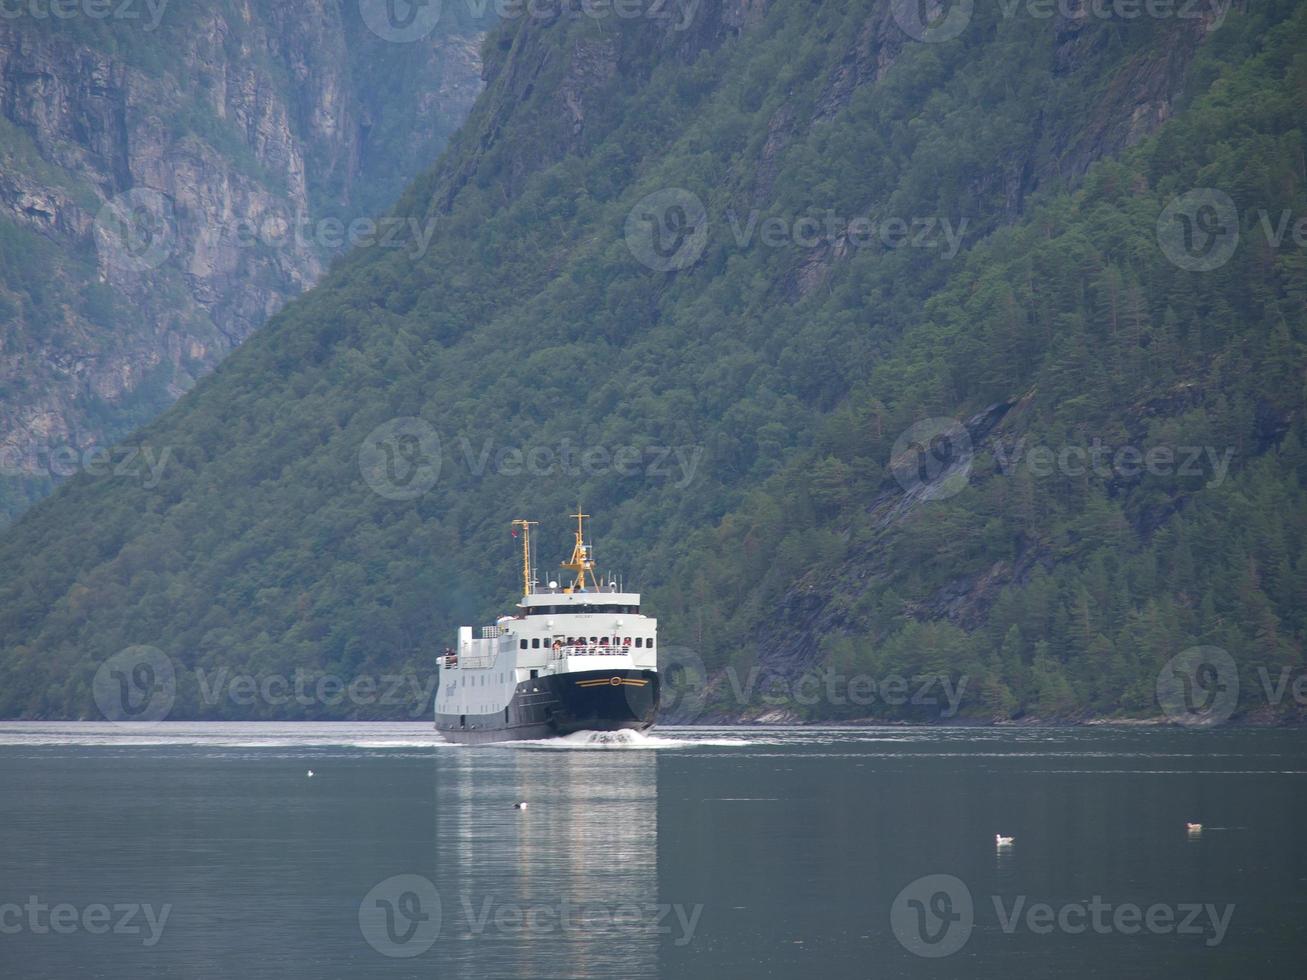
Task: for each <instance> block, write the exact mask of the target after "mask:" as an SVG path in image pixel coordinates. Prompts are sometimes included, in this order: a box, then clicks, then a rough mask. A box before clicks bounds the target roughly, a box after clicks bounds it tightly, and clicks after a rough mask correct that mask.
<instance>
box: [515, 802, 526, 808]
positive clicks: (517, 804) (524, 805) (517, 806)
mask: <svg viewBox="0 0 1307 980" xmlns="http://www.w3.org/2000/svg"><path fill="white" fill-rule="evenodd" d="M513 809H514V810H525V809H526V803H514V804H513Z"/></svg>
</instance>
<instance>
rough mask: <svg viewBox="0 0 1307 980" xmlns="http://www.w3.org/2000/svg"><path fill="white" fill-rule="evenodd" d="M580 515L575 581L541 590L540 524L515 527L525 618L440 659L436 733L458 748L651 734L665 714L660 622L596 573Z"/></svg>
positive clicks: (500, 623)
mask: <svg viewBox="0 0 1307 980" xmlns="http://www.w3.org/2000/svg"><path fill="white" fill-rule="evenodd" d="M589 516H590V515H589V514H583V513H581V508H580V507H578V508H577V513H575V514H573V515H572V517H574V518H575V519H576V541H575V544H574V545H573V548H572V556H571V559H570V560H568V561H565V562H563V563H562V565H561V567H562V568H563V569H565V570H567V571H568V572H570V573H571V576H572V578H571V581H570V583H568V584H566V585H563V586H562V587H560V586H559V583H558V582H555V581H550V582H549V583H548V585H545V586H543V587H542V586H540V585H539V583H538V582H537V580H536V576H535V572H534V569H533V566H532V563H531V562H532V554H531V529H532V528H533V527H536V526H537V522H535V521H526V520H516V521H513V533H514V534H516V535H518V536H519V537H520V539H521V542H522V601H521V602H519V603H518V604H517V612H516V613H515V614H513V615H511V616H501V617H499V619H498V620H497V621H496V622H495V624H494V625H493V626H482V627H481V628H480V629H479V630H478V631H477V635H475V636H474V635H473V628H472V627H471V626H463V627H460V628H459V631H458V645H457V646H456V647H453V648H450V649H447V650H446V651H445V653H444V655H443V656H442V657H441V658H440V686H439V688H438V690H437V692H436V712H435V713H436V729H437V731H439V732H440V733H441V734H443V735H444V737H445V738H447V739H450V740H452V741H455V742H497V741H509V740H522V739H540V738H552V737H556V736H561V735H570V734H572V733H573V732H580V731H597V732H612V731H620V730H622V729H631V730H634V731H645V730H647V729H649V728H650V727H652V726H653V723H654V716H655V714H656V713H657V711H658V665H657V658H658V651H657V642H658V621H657V620H656V619H653V618H651V617H649V616H646V615H644V614H643V613H642V612H641V611H640V595H639V593H638V592H624V591H622V589H621V586H620V585H618V584H617V582H616V581H614V580H612V579H610V580H609V581H608V582H607V583H605V584H603V585H601V584H600V583H599V581H598V579H597V578H596V576H595V562H594V556H593V552H592V548H591V546H590V545H589V544H587V543H586V539H585V521H586V519H587V518H588V517H589Z"/></svg>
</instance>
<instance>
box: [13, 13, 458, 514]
mask: <svg viewBox="0 0 1307 980" xmlns="http://www.w3.org/2000/svg"><path fill="white" fill-rule="evenodd" d="M373 6H375V5H373ZM11 8H12V9H10V10H8V12H6V14H5V15H4V16H3V17H0V351H2V352H3V353H2V354H0V524H3V523H5V522H7V520H8V518H9V517H10V516H11V515H12V514H13V513H15V512H16V511H18V510H21V509H22V508H23V507H25V506H26V505H27V504H28V503H29V502H30V501H31V500H32V499H35V498H37V497H40V496H42V495H44V494H45V493H48V492H49V490H50V489H51V486H52V484H53V483H54V482H55V481H57V479H58V478H59V477H62V476H67V475H69V474H70V473H72V472H74V471H75V470H76V469H77V468H78V467H79V466H80V465H81V463H82V462H83V461H84V460H85V458H86V457H87V454H88V452H89V451H91V450H92V449H94V447H97V446H99V447H105V446H107V445H109V444H111V443H112V442H114V441H116V440H117V439H118V438H120V437H121V436H123V435H124V434H126V433H127V432H130V431H131V430H132V429H133V428H135V427H136V426H138V425H140V424H141V423H142V422H146V421H149V420H150V419H152V418H153V417H154V416H155V415H157V414H158V413H159V412H160V411H162V409H163V408H164V407H166V406H167V405H169V404H171V402H172V401H173V400H174V399H176V397H177V396H178V395H179V394H181V393H182V392H183V391H185V390H186V389H188V388H189V387H190V386H191V385H192V384H193V383H194V381H195V379H196V378H197V377H199V376H200V375H202V374H203V373H205V372H207V371H209V370H210V369H212V367H213V366H214V365H215V364H216V363H217V362H218V361H219V360H220V359H221V358H222V357H224V356H226V354H227V353H228V352H229V351H230V350H231V349H232V348H233V347H234V346H235V345H237V344H239V343H240V342H241V341H243V340H244V339H245V338H246V337H248V336H249V334H250V333H251V331H253V330H254V329H256V328H257V327H258V326H259V325H261V324H262V323H263V322H264V320H266V318H267V317H268V316H270V315H271V314H272V313H273V312H275V311H276V310H277V309H278V308H280V307H281V305H282V304H283V303H285V301H286V300H287V299H289V298H291V297H293V296H295V295H298V294H299V293H300V292H301V291H303V290H304V289H305V288H306V287H307V286H309V285H312V284H313V283H314V282H316V281H317V280H318V278H319V277H320V276H321V275H322V273H323V271H324V269H325V268H326V265H327V263H329V262H330V261H331V259H332V258H333V256H334V255H336V254H339V252H340V247H339V243H340V242H348V241H351V240H352V241H355V242H356V243H357V242H359V241H363V242H364V244H366V243H367V240H366V239H364V237H363V233H364V232H365V231H366V225H357V226H354V227H353V229H352V230H351V222H354V221H356V220H362V219H367V218H369V217H373V216H378V217H379V216H380V215H381V214H382V213H384V212H385V211H387V210H388V209H389V207H390V206H391V205H392V204H393V203H394V201H395V199H396V198H397V197H398V196H399V193H400V191H402V190H403V188H404V186H405V185H406V184H407V183H408V182H409V181H410V180H412V178H413V177H414V176H416V175H417V174H418V173H420V172H421V171H423V170H425V169H426V168H428V167H430V166H431V164H432V163H433V162H434V161H435V158H436V156H437V154H438V153H439V151H440V149H441V148H442V147H443V146H444V144H445V141H446V139H447V138H448V136H449V134H450V132H451V131H452V130H453V129H454V128H455V127H456V126H457V125H458V124H459V123H460V122H461V121H462V119H463V117H464V116H465V115H466V114H467V111H468V109H469V108H470V107H471V105H472V102H473V100H474V99H475V97H476V94H477V93H478V92H479V91H480V72H481V66H480V38H481V32H480V30H479V29H478V27H477V26H475V25H474V24H473V23H472V19H471V18H470V17H469V16H466V15H464V16H462V17H459V16H457V15H458V14H459V11H460V9H461V5H450V11H448V12H447V13H446V16H444V17H442V18H441V21H440V22H439V23H438V24H437V25H435V26H434V27H433V28H432V29H431V31H430V32H429V34H428V35H426V36H425V37H423V38H421V39H419V40H416V41H414V42H411V43H392V42H390V41H388V40H386V39H384V38H383V36H382V35H381V34H379V33H377V32H374V31H372V30H370V29H369V27H368V26H367V24H366V23H365V21H364V19H363V18H362V17H361V16H360V10H362V9H364V8H361V7H360V5H359V3H358V2H357V0H316V2H309V3H304V2H298V0H297V2H289V0H246V2H226V0H219V2H211V0H205V2H198V0H195V2H192V0H185V2H183V0H171V2H169V0H164V2H162V3H159V2H153V3H146V2H145V0H140V2H135V3H131V2H129V3H118V2H115V3H113V4H105V5H96V4H91V5H78V4H74V5H71V6H69V5H60V6H56V7H51V5H49V4H14V5H11ZM102 8H103V9H102ZM51 10H58V11H60V14H59V15H58V16H56V15H54V14H52V13H51V12H50V11H51ZM383 24H384V22H383ZM337 222H339V224H337ZM381 237H382V235H377V236H376V240H378V241H380V239H381Z"/></svg>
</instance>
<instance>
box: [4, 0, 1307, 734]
mask: <svg viewBox="0 0 1307 980" xmlns="http://www.w3.org/2000/svg"><path fill="white" fill-rule="evenodd" d="M651 9H652V8H651ZM922 9H923V7H922V6H921V5H915V4H914V5H905V4H901V3H888V2H884V0H848V2H844V3H821V4H774V3H764V2H759V0H752V2H744V0H739V2H727V3H721V4H690V3H685V4H671V5H657V7H656V10H657V11H658V14H659V16H644V17H639V18H632V19H616V18H607V19H605V18H602V17H598V16H583V15H580V14H575V15H567V14H564V15H560V16H555V17H524V18H520V19H510V20H508V21H506V22H505V23H504V24H502V25H501V26H500V28H499V29H498V30H497V31H496V32H495V33H494V34H493V35H492V36H491V38H490V39H489V41H488V43H487V45H486V47H485V48H484V51H485V54H486V63H485V79H486V89H485V92H484V93H483V94H482V96H481V98H480V99H479V101H478V102H477V104H476V106H475V107H474V109H473V111H472V113H471V115H470V116H469V117H468V120H467V122H466V123H465V124H464V126H463V127H462V129H461V130H460V131H459V132H458V134H457V135H456V136H455V137H454V139H453V140H452V142H451V144H450V147H449V148H448V150H447V151H446V152H445V154H444V155H443V156H442V158H441V160H440V162H439V163H438V164H437V166H436V167H435V168H434V169H433V170H432V171H431V172H430V173H428V174H426V175H424V176H423V177H421V178H420V179H419V180H417V181H416V183H415V184H414V185H413V186H412V187H411V188H410V189H409V190H408V191H407V192H406V193H405V195H404V196H403V198H402V199H401V201H400V204H399V206H398V210H397V212H396V213H397V214H399V215H402V216H404V217H406V218H415V219H417V220H418V221H419V222H423V221H426V220H429V219H433V218H434V219H435V229H436V230H435V232H434V234H433V236H432V239H431V243H430V247H429V248H428V249H427V250H426V251H425V253H423V254H421V255H413V254H404V253H401V252H397V251H393V250H392V251H389V252H383V251H382V250H379V249H358V250H355V252H354V253H352V254H351V255H350V256H349V257H348V258H347V259H345V260H343V261H342V262H341V263H339V264H338V266H337V267H336V268H335V269H334V270H333V272H332V273H331V274H330V275H328V276H327V277H326V278H325V279H324V281H323V282H322V283H321V284H320V285H319V286H318V287H317V288H315V289H314V290H312V291H311V292H310V293H309V294H307V295H306V296H304V297H303V298H301V299H299V300H297V301H295V302H293V303H291V304H290V305H289V306H288V307H287V308H286V309H284V310H283V311H282V312H281V313H279V314H278V315H277V316H275V317H274V318H273V319H272V321H271V322H270V323H269V325H268V326H267V327H266V328H265V329H264V330H262V331H260V332H259V333H258V334H256V335H255V336H254V337H252V338H251V339H250V340H249V341H248V342H247V343H246V344H244V345H243V346H242V347H241V348H240V350H238V351H237V352H236V353H235V354H233V355H232V356H231V357H230V358H228V359H227V360H226V361H225V362H224V363H223V364H222V365H221V366H220V367H219V369H218V370H217V371H216V372H215V373H214V374H213V375H212V376H210V377H208V378H206V379H204V380H203V381H201V382H200V383H199V384H198V385H197V386H196V387H195V389H194V390H193V391H192V392H190V393H189V394H188V395H187V396H186V397H185V398H183V399H182V400H181V401H180V402H179V403H178V404H177V405H176V406H175V407H174V408H173V409H171V410H170V411H169V412H168V413H166V414H165V415H164V416H163V417H162V418H161V419H159V420H158V421H157V422H155V423H154V424H152V425H150V426H148V427H147V428H145V429H143V430H141V431H140V432H139V433H137V434H136V435H135V436H133V437H132V439H131V440H129V441H128V443H127V447H128V448H129V449H134V450H139V452H138V454H137V456H136V457H135V459H136V465H135V467H131V466H126V465H124V466H123V467H121V469H122V472H118V473H115V471H114V469H112V468H104V467H102V468H101V469H100V470H99V472H95V473H83V474H81V475H79V476H78V477H76V478H75V479H73V480H71V481H69V483H68V484H67V485H66V486H64V487H63V488H62V489H61V490H60V492H59V493H58V494H57V495H56V497H55V498H54V499H52V500H50V501H47V502H45V503H43V504H41V505H39V506H37V507H35V508H33V509H32V511H30V512H29V513H28V514H27V515H25V517H24V518H23V520H22V521H21V522H19V523H18V524H17V525H16V526H14V527H13V528H11V529H9V530H8V531H7V532H6V533H5V535H4V536H3V538H0V576H2V579H0V583H2V584H0V711H3V712H4V713H6V714H9V715H21V716H32V717H49V716H59V715H81V714H87V715H89V714H93V713H94V711H95V708H94V706H93V704H94V703H93V699H92V696H91V685H92V680H93V677H94V675H95V671H96V668H97V666H98V665H99V664H102V663H104V662H105V660H106V658H108V657H110V656H112V655H114V654H116V653H118V652H119V651H121V650H123V649H125V648H129V647H134V646H139V645H147V646H152V647H157V648H158V649H160V650H162V651H163V652H164V653H166V654H167V656H168V657H170V658H171V662H172V663H173V664H175V666H176V670H177V685H178V701H177V707H176V709H175V713H174V716H186V715H194V716H207V717H236V716H246V717H248V716H259V715H264V716H270V715H286V714H287V713H291V714H313V715H332V714H336V715H344V714H351V713H364V714H367V713H376V711H377V709H376V707H375V705H370V706H360V705H359V704H358V703H357V702H350V701H348V700H345V701H341V700H339V699H338V700H337V701H335V702H332V703H331V704H325V703H322V702H321V701H320V700H319V701H315V702H314V701H311V702H310V703H308V704H303V705H299V704H292V705H289V706H287V705H285V704H276V705H274V704H272V703H271V702H270V701H269V700H268V699H259V698H254V699H253V700H252V701H245V702H241V703H237V702H236V701H234V700H233V699H231V698H227V697H216V698H215V697H213V696H212V691H211V690H210V689H209V688H207V687H206V685H205V683H203V682H202V678H204V677H207V676H211V674H212V672H213V671H216V670H219V669H224V668H225V669H227V670H229V671H236V672H245V673H248V674H251V675H253V676H254V677H255V678H267V677H271V676H276V675H280V676H283V677H286V676H291V675H293V674H294V673H295V672H296V671H297V670H298V671H310V672H327V673H331V674H335V675H337V676H340V677H343V678H353V677H359V676H365V675H367V676H373V677H375V676H378V675H383V674H386V673H393V672H404V673H406V674H408V675H409V676H411V677H413V678H420V677H428V676H430V675H431V673H432V669H431V664H432V661H433V659H434V657H435V655H436V654H437V653H438V651H439V650H440V649H441V648H442V647H443V646H445V645H446V644H447V643H448V642H449V637H450V636H451V635H452V631H453V629H454V628H455V627H456V626H457V625H458V624H459V623H461V622H473V621H475V620H476V619H477V618H478V617H489V616H491V615H493V614H495V613H497V612H499V611H502V610H503V609H504V608H505V607H506V606H507V605H508V604H509V603H511V602H512V601H513V596H514V583H515V564H514V560H513V555H512V539H511V538H510V537H509V535H508V533H507V531H508V522H509V520H510V519H511V518H514V517H531V518H535V519H540V520H542V521H544V522H545V523H544V524H543V526H542V528H541V529H540V530H541V534H540V535H539V536H538V540H539V542H540V547H539V550H538V553H539V554H541V555H544V556H549V555H553V554H557V555H559V556H560V557H561V555H562V551H563V548H562V546H563V541H564V534H565V532H566V522H565V519H564V516H563V515H565V514H566V513H567V512H568V508H569V507H571V506H573V505H574V504H575V502H576V501H577V500H578V499H579V500H581V501H583V502H584V504H585V506H586V509H587V510H589V511H590V512H592V513H594V514H595V515H596V520H595V522H594V529H595V532H596V539H597V543H598V546H599V549H600V550H599V555H600V560H601V566H602V567H603V568H605V569H610V570H625V572H626V581H627V583H628V584H636V585H638V586H641V587H643V589H644V591H645V592H646V593H647V596H648V598H647V601H648V603H649V606H650V608H652V609H654V610H656V612H657V614H658V615H659V617H660V621H661V624H662V627H663V634H664V636H665V638H666V640H667V641H669V642H671V643H675V644H681V645H683V646H684V647H688V648H689V651H690V652H680V653H672V657H673V660H674V659H675V658H677V657H679V658H680V659H681V660H682V661H683V662H687V663H690V664H693V663H694V662H695V661H696V660H698V659H701V660H702V661H703V662H704V663H706V664H707V667H708V669H709V672H710V673H712V675H713V678H714V679H713V682H712V684H711V685H710V687H709V689H708V690H707V692H706V696H705V697H704V698H691V699H689V700H688V701H682V702H681V703H680V704H678V705H677V706H676V707H675V711H674V717H679V718H683V719H684V718H687V717H695V716H700V717H712V718H727V717H740V716H744V717H752V716H756V715H758V714H760V713H770V714H771V715H772V716H777V717H790V718H794V717H799V718H804V717H807V718H817V717H853V716H859V715H861V716H866V715H875V716H878V717H902V718H912V719H923V720H925V719H932V718H934V719H938V718H939V717H940V716H941V712H940V710H939V709H938V707H932V706H931V705H929V704H926V703H915V704H914V703H911V702H910V701H909V703H902V704H900V703H898V702H897V701H895V700H889V701H886V699H885V698H884V697H883V696H882V697H881V698H880V699H879V700H876V701H874V702H872V703H867V702H866V701H865V700H860V701H851V700H850V699H849V698H847V697H845V698H834V697H830V696H828V695H826V694H823V693H820V692H821V691H822V690H824V688H823V684H824V681H823V680H822V676H821V675H820V674H814V672H820V671H824V670H831V671H834V672H835V674H840V675H843V676H845V677H847V676H848V675H849V674H851V673H855V674H860V675H863V676H865V677H869V678H871V679H879V680H882V681H883V680H885V679H893V678H897V677H899V676H902V677H904V678H912V677H916V676H919V675H923V674H933V675H941V676H943V677H944V678H946V679H948V680H949V682H950V683H953V684H962V683H963V682H964V681H965V685H964V687H965V694H964V696H963V697H962V699H961V701H960V703H959V705H958V713H959V714H960V715H961V716H963V717H969V718H975V719H977V720H990V719H1008V718H1020V717H1034V716H1041V717H1045V718H1047V717H1089V716H1112V715H1116V714H1122V713H1124V714H1127V715H1142V716H1152V715H1156V714H1157V710H1158V709H1157V704H1156V701H1155V699H1154V698H1153V695H1152V691H1153V687H1154V684H1155V682H1156V678H1157V676H1158V671H1159V669H1160V668H1161V667H1162V665H1163V664H1165V663H1166V662H1167V660H1168V659H1169V658H1170V657H1172V656H1173V655H1175V654H1177V653H1179V652H1180V651H1183V650H1184V649H1186V648H1187V647H1190V646H1193V645H1197V644H1206V645H1213V646H1220V647H1222V648H1224V649H1225V650H1226V651H1228V654H1229V656H1230V657H1231V658H1232V659H1233V660H1234V662H1235V663H1236V664H1237V669H1238V670H1239V671H1240V674H1239V679H1240V680H1242V681H1244V682H1245V683H1243V684H1242V687H1241V692H1242V695H1243V700H1242V705H1241V708H1240V710H1241V711H1242V712H1243V713H1244V714H1246V715H1255V716H1259V717H1260V716H1266V715H1268V714H1276V713H1277V711H1279V710H1293V709H1294V707H1295V705H1294V704H1293V702H1292V699H1291V698H1290V699H1289V700H1287V701H1283V702H1281V703H1280V704H1279V705H1278V707H1276V706H1272V705H1269V704H1268V703H1267V702H1266V701H1262V702H1261V703H1259V702H1258V688H1257V686H1256V683H1255V680H1256V677H1257V676H1259V675H1258V673H1257V671H1258V668H1263V669H1266V670H1268V671H1270V674H1271V675H1272V676H1279V675H1278V673H1277V671H1279V670H1280V669H1281V668H1284V669H1287V670H1292V669H1293V668H1295V667H1296V665H1297V662H1298V660H1297V658H1298V655H1299V651H1300V648H1301V644H1302V640H1303V631H1304V627H1305V626H1307V624H1305V623H1304V620H1303V616H1304V613H1303V611H1302V610H1303V608H1304V605H1303V603H1302V601H1301V599H1302V597H1303V596H1304V594H1305V593H1307V554H1305V553H1304V543H1305V542H1307V537H1305V535H1307V516H1305V515H1307V507H1304V506H1303V505H1304V497H1303V489H1302V481H1303V477H1304V465H1305V463H1307V454H1304V451H1303V441H1304V440H1303V428H1302V427H1303V422H1302V418H1303V412H1302V409H1303V405H1302V401H1303V397H1304V383H1303V382H1304V378H1303V364H1304V359H1303V343H1304V330H1305V329H1307V323H1305V322H1304V314H1305V313H1307V310H1305V309H1304V301H1305V299H1307V293H1305V292H1304V290H1303V282H1304V281H1307V279H1305V278H1304V276H1303V271H1304V242H1303V241H1302V240H1300V239H1301V237H1302V236H1301V235H1297V234H1296V233H1295V232H1294V230H1293V229H1294V228H1296V227H1297V225H1296V224H1295V221H1296V218H1297V216H1301V215H1305V214H1307V201H1305V200H1304V195H1303V187H1304V182H1305V179H1307V178H1305V176H1304V159H1305V158H1307V154H1305V153H1304V136H1303V134H1304V132H1307V128H1305V127H1304V121H1305V116H1307V103H1305V98H1304V96H1305V93H1307V84H1305V83H1307V58H1305V57H1304V55H1303V54H1302V48H1303V46H1302V44H1301V40H1302V38H1303V37H1304V36H1305V34H1307V5H1304V4H1303V3H1300V2H1290V0H1282V2H1267V3H1259V4H1249V5H1242V6H1238V7H1237V8H1236V9H1225V8H1219V7H1215V6H1214V7H1208V8H1204V9H1203V10H1201V11H1199V12H1198V13H1199V14H1200V16H1195V15H1194V11H1195V10H1196V8H1195V7H1193V6H1189V7H1185V6H1184V5H1175V6H1173V7H1169V8H1167V9H1168V10H1169V11H1170V13H1169V14H1165V15H1158V16H1145V17H1120V16H1117V15H1116V14H1114V13H1112V12H1111V11H1108V12H1107V13H1101V11H1103V10H1105V9H1106V8H1101V7H1100V8H1096V9H1098V10H1099V11H1100V13H1099V14H1095V13H1093V12H1092V11H1086V12H1082V13H1081V14H1080V15H1078V16H1067V15H1066V14H1065V13H1058V12H1057V11H1056V10H1054V11H1052V12H1051V16H1048V17H1045V16H1042V14H1041V13H1040V12H1041V11H1044V10H1045V9H1046V8H1045V6H1044V5H1029V6H1027V5H1023V4H998V5H969V4H960V5H946V4H935V5H927V7H926V8H925V9H927V11H928V12H930V11H933V14H934V17H935V19H933V20H931V21H930V22H929V23H926V22H923V21H921V20H920V12H921V11H922ZM1153 9H1158V8H1153ZM914 10H915V11H916V14H914V13H913V11H914ZM956 11H963V12H964V13H963V15H962V16H961V17H960V18H958V17H955V16H954V13H955V12H956ZM966 11H969V12H970V15H969V16H967V15H966ZM1186 11H1187V13H1186ZM1263 214H1266V215H1269V216H1270V221H1269V225H1270V227H1271V229H1272V231H1274V230H1275V229H1279V230H1281V231H1283V232H1284V234H1282V235H1278V236H1276V235H1270V236H1268V235H1267V233H1266V223H1264V222H1263V221H1262V215H1263ZM1194 448H1196V449H1197V450H1198V453H1197V457H1196V462H1195V461H1194V460H1193V459H1191V454H1190V452H1189V451H1190V449H1194ZM1122 450H1130V451H1131V452H1129V453H1127V454H1126V455H1125V456H1122V455H1121V454H1120V453H1121V451H1122ZM1209 450H1210V451H1209ZM1163 451H1168V452H1169V457H1168V456H1167V455H1166V452H1163ZM165 453H167V454H168V463H167V465H166V466H163V467H161V468H160V469H159V471H158V472H154V471H150V472H149V473H146V472H145V471H144V470H143V469H142V468H141V466H140V460H141V459H142V458H151V459H155V460H156V461H157V460H159V459H162V458H163V457H164V454H165ZM1134 453H1138V455H1139V457H1140V459H1135V456H1134V455H1133V454H1134ZM147 454H148V457H147ZM1104 454H1105V455H1104ZM124 458H125V457H124ZM1050 459H1051V462H1050ZM1168 459H1169V462H1168ZM1182 464H1183V465H1182ZM1195 467H1196V468H1195ZM542 564H543V562H542ZM830 676H834V675H830ZM811 677H816V678H817V689H818V692H819V695H818V696H817V697H815V698H810V697H807V696H806V695H804V696H800V694H799V693H798V685H799V683H800V682H801V681H802V680H803V679H804V678H811ZM882 694H883V690H882ZM903 700H907V699H903ZM1273 708H1274V709H1275V710H1272V709H1273ZM381 713H385V712H381ZM390 713H392V714H400V713H401V712H400V710H399V709H398V708H392V709H391V711H390Z"/></svg>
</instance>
